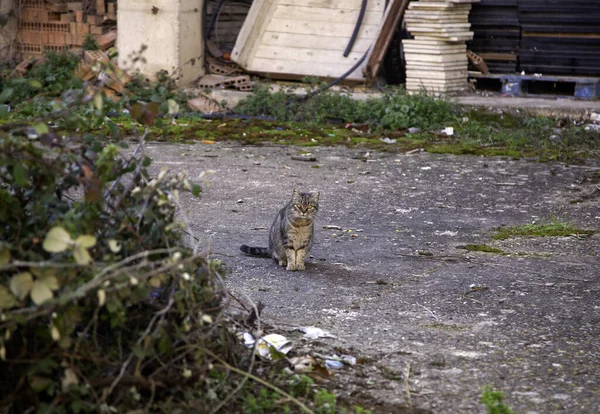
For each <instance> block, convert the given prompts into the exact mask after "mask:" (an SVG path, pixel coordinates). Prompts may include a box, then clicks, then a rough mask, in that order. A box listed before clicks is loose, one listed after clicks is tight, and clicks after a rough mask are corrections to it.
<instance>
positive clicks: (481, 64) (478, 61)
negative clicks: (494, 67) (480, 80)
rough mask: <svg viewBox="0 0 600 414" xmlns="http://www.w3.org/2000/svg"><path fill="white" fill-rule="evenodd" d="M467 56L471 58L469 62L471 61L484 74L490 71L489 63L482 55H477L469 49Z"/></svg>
mask: <svg viewBox="0 0 600 414" xmlns="http://www.w3.org/2000/svg"><path fill="white" fill-rule="evenodd" d="M467 57H468V58H469V62H471V65H473V67H474V68H475V69H477V70H478V71H479V72H481V73H483V74H484V75H486V74H487V73H489V72H490V70H489V69H488V66H487V64H486V63H485V61H484V60H483V58H482V57H481V56H478V55H476V54H475V53H473V52H472V51H471V50H467Z"/></svg>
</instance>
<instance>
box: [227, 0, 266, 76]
mask: <svg viewBox="0 0 600 414" xmlns="http://www.w3.org/2000/svg"><path fill="white" fill-rule="evenodd" d="M274 3H275V0H254V2H253V3H252V6H251V7H250V10H249V11H248V16H247V17H246V20H245V23H244V25H243V26H242V29H241V30H240V34H239V35H238V38H237V40H236V42H235V46H234V47H233V50H232V52H231V59H232V60H233V61H234V62H236V63H237V64H239V65H240V66H242V67H245V66H247V65H248V63H249V62H250V59H251V58H252V53H253V52H254V47H255V45H256V44H257V43H258V41H259V40H260V38H261V37H262V33H263V32H264V29H263V26H265V25H266V24H268V22H269V20H270V18H271V16H272V14H273V13H274V12H275V8H274V7H273V5H274Z"/></svg>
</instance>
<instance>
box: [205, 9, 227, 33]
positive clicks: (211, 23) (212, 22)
mask: <svg viewBox="0 0 600 414" xmlns="http://www.w3.org/2000/svg"><path fill="white" fill-rule="evenodd" d="M205 3H208V2H205ZM223 3H225V0H219V2H218V3H217V7H216V8H215V11H214V12H213V14H212V16H210V21H209V22H208V26H207V27H206V31H205V36H206V38H207V39H210V32H212V29H213V26H214V25H215V23H216V22H217V18H218V17H219V13H220V11H221V7H223Z"/></svg>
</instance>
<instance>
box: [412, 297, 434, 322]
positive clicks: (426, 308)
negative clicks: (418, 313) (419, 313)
mask: <svg viewBox="0 0 600 414" xmlns="http://www.w3.org/2000/svg"><path fill="white" fill-rule="evenodd" d="M417 305H418V306H420V307H422V308H423V309H425V310H426V311H427V312H429V313H430V314H431V316H433V318H434V319H435V320H436V321H437V320H438V317H437V316H436V315H435V313H433V311H432V310H431V309H429V308H428V307H426V306H423V305H421V304H420V303H418V302H417Z"/></svg>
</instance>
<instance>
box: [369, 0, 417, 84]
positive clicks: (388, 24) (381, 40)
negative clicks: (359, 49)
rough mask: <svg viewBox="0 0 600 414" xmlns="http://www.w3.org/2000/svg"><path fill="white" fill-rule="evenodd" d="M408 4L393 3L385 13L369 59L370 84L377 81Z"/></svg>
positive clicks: (397, 0)
mask: <svg viewBox="0 0 600 414" xmlns="http://www.w3.org/2000/svg"><path fill="white" fill-rule="evenodd" d="M408 3H409V0H395V1H392V2H391V3H390V5H389V6H388V7H387V10H386V11H385V15H384V20H383V25H382V26H381V28H380V30H379V34H378V36H377V40H376V41H375V44H374V45H373V48H372V49H371V52H370V55H369V58H368V59H367V65H366V69H365V75H366V77H367V79H368V80H369V81H370V82H372V81H373V79H375V77H376V76H377V74H378V72H379V69H380V68H381V65H382V63H383V59H384V58H385V54H386V53H387V50H388V48H389V46H390V42H391V41H392V37H393V36H394V32H395V31H396V28H397V27H398V24H399V23H400V20H401V19H402V16H404V12H405V11H406V8H407V7H408Z"/></svg>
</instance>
